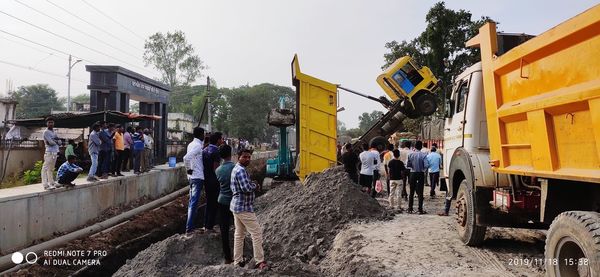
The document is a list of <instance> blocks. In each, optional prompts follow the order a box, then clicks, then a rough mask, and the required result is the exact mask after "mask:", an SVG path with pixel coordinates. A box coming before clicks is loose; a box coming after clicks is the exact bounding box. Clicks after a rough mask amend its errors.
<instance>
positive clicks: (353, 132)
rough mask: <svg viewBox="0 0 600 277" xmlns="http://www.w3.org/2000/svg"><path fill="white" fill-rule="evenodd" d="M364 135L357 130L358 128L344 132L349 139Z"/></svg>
mask: <svg viewBox="0 0 600 277" xmlns="http://www.w3.org/2000/svg"><path fill="white" fill-rule="evenodd" d="M363 134H364V132H363V131H362V130H361V129H359V128H352V129H348V130H346V134H345V135H346V136H349V137H351V138H358V137H360V136H362V135H363Z"/></svg>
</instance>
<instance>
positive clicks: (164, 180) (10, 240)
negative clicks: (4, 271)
mask: <svg viewBox="0 0 600 277" xmlns="http://www.w3.org/2000/svg"><path fill="white" fill-rule="evenodd" d="M158 168H159V169H158V170H154V171H151V172H150V173H147V174H142V175H140V176H126V177H120V178H111V179H109V180H106V181H101V182H96V183H90V184H84V185H79V186H77V187H75V188H73V189H66V190H64V189H61V190H58V191H44V192H40V193H32V194H28V195H19V196H14V197H8V198H3V199H0V256H2V255H6V254H9V253H11V252H12V251H15V250H17V249H22V248H24V247H26V246H29V245H31V244H32V243H33V242H36V241H39V240H40V239H47V238H49V237H51V236H52V235H53V234H54V233H57V232H71V231H75V230H77V229H79V227H82V226H83V225H85V224H86V223H87V222H88V221H90V220H92V219H94V218H96V217H98V216H99V215H100V214H101V213H102V212H103V211H104V210H106V209H108V208H111V207H115V206H119V205H123V204H128V203H130V202H132V201H134V200H136V199H139V198H141V197H143V196H148V197H149V198H151V199H154V198H158V197H159V196H160V195H162V194H167V193H170V192H173V191H175V190H176V189H178V188H180V187H182V186H185V185H186V184H187V177H186V175H185V170H184V168H183V167H182V166H178V167H176V168H168V167H164V166H160V167H158Z"/></svg>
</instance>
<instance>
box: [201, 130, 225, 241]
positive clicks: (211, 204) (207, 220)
mask: <svg viewBox="0 0 600 277" xmlns="http://www.w3.org/2000/svg"><path fill="white" fill-rule="evenodd" d="M222 143H223V134H222V133H220V132H215V133H212V134H211V135H210V137H209V144H208V146H206V148H204V150H202V163H203V165H204V193H206V209H205V211H204V230H205V231H209V232H212V231H213V227H214V226H215V219H216V217H217V209H218V205H217V198H218V197H219V180H217V175H216V174H215V170H216V169H217V167H219V164H221V157H220V156H219V147H218V145H221V144H222Z"/></svg>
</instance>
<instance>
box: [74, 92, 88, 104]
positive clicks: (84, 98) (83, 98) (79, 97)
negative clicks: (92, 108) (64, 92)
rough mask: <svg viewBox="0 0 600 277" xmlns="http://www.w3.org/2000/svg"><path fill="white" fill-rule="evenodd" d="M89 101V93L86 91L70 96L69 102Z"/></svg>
mask: <svg viewBox="0 0 600 277" xmlns="http://www.w3.org/2000/svg"><path fill="white" fill-rule="evenodd" d="M75 102H77V103H90V95H89V94H88V93H84V94H79V95H77V96H75V97H73V98H71V103H75Z"/></svg>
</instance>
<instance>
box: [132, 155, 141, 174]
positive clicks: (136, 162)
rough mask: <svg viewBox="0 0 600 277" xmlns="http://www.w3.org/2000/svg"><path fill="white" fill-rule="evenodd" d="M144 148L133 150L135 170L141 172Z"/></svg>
mask: <svg viewBox="0 0 600 277" xmlns="http://www.w3.org/2000/svg"><path fill="white" fill-rule="evenodd" d="M143 153H144V150H133V171H134V172H136V173H137V172H140V164H141V162H142V160H141V159H142V154H143Z"/></svg>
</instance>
